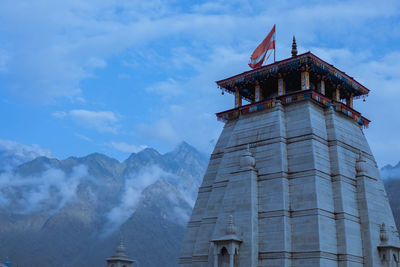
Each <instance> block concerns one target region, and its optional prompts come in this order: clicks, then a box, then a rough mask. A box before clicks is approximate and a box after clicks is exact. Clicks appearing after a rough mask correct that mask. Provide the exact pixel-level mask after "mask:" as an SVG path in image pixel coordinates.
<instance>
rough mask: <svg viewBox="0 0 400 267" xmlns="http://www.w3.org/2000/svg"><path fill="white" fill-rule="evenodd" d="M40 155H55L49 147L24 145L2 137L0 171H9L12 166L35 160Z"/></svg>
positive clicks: (0, 142) (0, 143) (0, 141)
mask: <svg viewBox="0 0 400 267" xmlns="http://www.w3.org/2000/svg"><path fill="white" fill-rule="evenodd" d="M39 156H44V157H49V158H50V157H53V155H52V153H51V151H50V150H48V149H43V148H41V147H40V146H39V145H36V144H33V145H30V146H29V145H24V144H21V143H18V142H15V141H11V140H1V139H0V171H2V170H3V171H9V170H11V169H12V168H14V167H16V166H18V165H20V164H22V163H25V162H28V161H30V160H33V159H35V158H37V157H39Z"/></svg>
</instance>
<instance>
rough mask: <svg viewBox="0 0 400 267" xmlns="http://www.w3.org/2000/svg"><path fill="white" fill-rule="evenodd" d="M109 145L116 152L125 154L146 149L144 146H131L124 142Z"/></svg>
mask: <svg viewBox="0 0 400 267" xmlns="http://www.w3.org/2000/svg"><path fill="white" fill-rule="evenodd" d="M110 145H111V146H112V147H113V148H115V149H116V150H119V151H122V152H126V153H137V152H139V151H142V150H143V149H145V148H147V146H146V145H139V146H137V145H132V144H128V143H124V142H111V143H110Z"/></svg>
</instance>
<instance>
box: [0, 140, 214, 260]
mask: <svg viewBox="0 0 400 267" xmlns="http://www.w3.org/2000/svg"><path fill="white" fill-rule="evenodd" d="M7 153H8V155H11V156H12V153H11V152H10V151H9V152H7ZM10 158H12V157H10ZM207 162H208V159H207V157H206V156H205V155H203V154H201V153H199V152H198V151H197V150H196V149H194V148H193V147H191V146H190V145H188V144H187V143H182V144H180V145H179V146H178V147H177V148H176V149H174V150H173V151H171V152H169V153H166V154H160V153H159V152H157V151H156V150H154V149H151V148H146V149H144V150H143V151H141V152H139V153H136V154H132V155H131V156H130V157H129V158H128V159H126V160H125V161H124V162H119V161H117V160H115V159H113V158H110V157H107V156H106V155H102V154H98V153H95V154H91V155H88V156H86V157H81V158H76V157H70V158H68V159H65V160H58V159H54V158H48V157H44V156H39V157H36V158H35V159H33V160H31V161H28V162H25V163H23V164H20V165H18V166H16V167H15V168H12V169H10V168H9V167H7V168H3V171H2V172H1V173H0V244H1V246H0V258H1V259H5V258H6V257H8V258H9V259H10V260H11V261H13V262H15V263H16V264H19V266H20V267H23V266H43V267H46V266H80V265H85V266H104V265H105V262H104V258H106V257H108V256H111V255H112V254H113V253H114V252H115V248H116V247H117V245H118V240H119V236H120V234H121V233H122V234H123V236H124V238H125V240H126V247H127V252H128V254H129V255H131V256H132V257H133V258H135V259H136V260H137V261H138V265H137V266H176V263H177V258H178V254H179V250H180V246H181V242H182V239H183V234H184V229H185V225H186V222H187V220H188V219H189V216H190V214H191V209H192V207H193V204H194V201H195V197H196V194H197V189H198V187H199V185H200V182H201V180H202V176H203V173H204V171H205V168H206V166H207ZM0 163H1V164H4V165H3V166H6V163H4V160H3V161H1V162H0ZM0 169H2V168H0Z"/></svg>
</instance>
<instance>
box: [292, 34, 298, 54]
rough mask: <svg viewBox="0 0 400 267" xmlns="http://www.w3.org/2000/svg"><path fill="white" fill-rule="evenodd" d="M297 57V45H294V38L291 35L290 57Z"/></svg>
mask: <svg viewBox="0 0 400 267" xmlns="http://www.w3.org/2000/svg"><path fill="white" fill-rule="evenodd" d="M295 56H297V44H296V38H295V37H294V35H293V43H292V57H295Z"/></svg>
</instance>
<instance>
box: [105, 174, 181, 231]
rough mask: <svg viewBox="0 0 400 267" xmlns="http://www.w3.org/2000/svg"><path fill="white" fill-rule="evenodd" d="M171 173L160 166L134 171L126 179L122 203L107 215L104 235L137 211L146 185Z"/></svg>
mask: <svg viewBox="0 0 400 267" xmlns="http://www.w3.org/2000/svg"><path fill="white" fill-rule="evenodd" d="M171 175H173V174H170V173H168V172H165V171H163V170H162V169H160V168H159V167H158V166H150V167H148V168H145V169H141V170H140V171H139V172H138V173H132V174H131V176H130V178H128V179H126V180H125V184H124V189H123V193H122V196H121V199H120V204H119V205H118V206H116V207H114V208H113V209H112V210H111V211H110V212H109V213H107V215H106V217H107V219H108V221H107V223H106V224H105V226H104V230H103V236H107V235H109V234H111V233H113V232H114V231H115V230H117V229H118V228H119V226H120V225H121V224H123V223H124V222H125V221H126V220H127V219H128V218H129V217H130V216H131V215H132V214H133V213H134V212H135V210H136V207H137V204H138V202H139V199H140V197H141V194H142V192H143V190H144V189H145V188H146V187H148V186H149V185H151V184H153V183H155V182H156V181H157V180H158V179H160V178H162V177H168V176H171Z"/></svg>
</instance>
